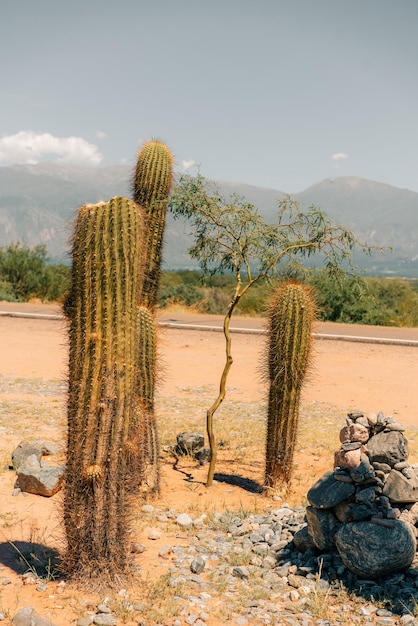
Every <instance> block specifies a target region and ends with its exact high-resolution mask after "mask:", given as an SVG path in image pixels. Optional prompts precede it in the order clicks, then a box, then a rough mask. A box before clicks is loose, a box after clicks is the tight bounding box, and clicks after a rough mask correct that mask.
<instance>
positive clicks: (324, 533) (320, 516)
mask: <svg viewBox="0 0 418 626" xmlns="http://www.w3.org/2000/svg"><path fill="white" fill-rule="evenodd" d="M306 519H307V522H308V529H309V534H310V536H311V537H312V541H313V543H314V545H315V547H316V548H318V550H325V551H328V550H333V549H334V547H335V546H334V535H335V533H336V532H337V530H338V529H339V527H340V522H339V521H338V520H337V518H336V517H335V515H334V513H333V512H332V511H330V510H329V509H325V510H324V509H322V510H321V509H316V508H315V507H312V506H308V507H307V508H306Z"/></svg>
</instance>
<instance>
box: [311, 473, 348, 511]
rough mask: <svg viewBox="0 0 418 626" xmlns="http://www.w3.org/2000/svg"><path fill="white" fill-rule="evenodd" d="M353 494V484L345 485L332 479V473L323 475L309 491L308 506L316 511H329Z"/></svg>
mask: <svg viewBox="0 0 418 626" xmlns="http://www.w3.org/2000/svg"><path fill="white" fill-rule="evenodd" d="M354 492H355V487H354V485H353V483H345V482H341V481H340V480H336V479H335V478H334V472H325V474H324V475H323V476H322V477H321V478H320V479H319V480H317V481H316V483H315V484H314V485H312V487H311V488H310V489H309V491H308V493H307V498H308V502H309V504H311V505H312V506H314V507H316V508H317V509H331V508H332V507H333V506H335V505H337V504H339V503H340V502H342V501H343V500H347V499H348V498H349V497H350V496H351V495H352V494H353V493H354Z"/></svg>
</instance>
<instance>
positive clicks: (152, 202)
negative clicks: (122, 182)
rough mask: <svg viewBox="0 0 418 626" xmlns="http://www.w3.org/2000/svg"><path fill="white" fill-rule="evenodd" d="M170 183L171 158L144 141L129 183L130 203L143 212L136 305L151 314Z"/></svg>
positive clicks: (164, 149) (159, 146) (157, 143)
mask: <svg viewBox="0 0 418 626" xmlns="http://www.w3.org/2000/svg"><path fill="white" fill-rule="evenodd" d="M172 182H173V155H172V154H171V152H170V150H169V149H168V148H167V146H166V145H165V144H164V143H162V142H161V141H148V142H146V143H145V144H144V145H143V146H142V148H141V149H140V151H139V153H138V157H137V163H136V169H135V174H134V178H133V183H132V190H133V199H134V201H135V202H136V203H137V204H138V205H139V206H140V207H143V209H144V211H145V220H146V241H145V254H144V257H143V263H144V267H145V275H144V280H143V284H142V286H141V292H140V296H139V298H140V303H141V304H143V305H144V306H147V307H148V308H150V309H151V310H153V309H154V308H155V306H156V304H157V299H158V289H159V285H160V273H161V269H160V268H161V260H162V248H163V238H164V229H165V220H166V214H167V203H168V196H169V193H170V189H171V186H172Z"/></svg>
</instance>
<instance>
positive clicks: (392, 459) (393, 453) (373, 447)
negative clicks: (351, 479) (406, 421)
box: [367, 430, 408, 467]
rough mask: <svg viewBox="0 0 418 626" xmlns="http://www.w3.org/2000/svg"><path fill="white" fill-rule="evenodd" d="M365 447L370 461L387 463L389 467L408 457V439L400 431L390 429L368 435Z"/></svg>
mask: <svg viewBox="0 0 418 626" xmlns="http://www.w3.org/2000/svg"><path fill="white" fill-rule="evenodd" d="M367 449H368V453H369V458H370V461H371V463H387V464H388V465H390V466H391V467H393V466H394V465H396V463H398V462H399V461H405V460H406V459H407V458H408V441H407V439H406V438H405V436H404V435H403V434H402V432H399V431H396V430H391V431H383V432H381V433H377V435H373V437H370V439H369V441H368V443H367Z"/></svg>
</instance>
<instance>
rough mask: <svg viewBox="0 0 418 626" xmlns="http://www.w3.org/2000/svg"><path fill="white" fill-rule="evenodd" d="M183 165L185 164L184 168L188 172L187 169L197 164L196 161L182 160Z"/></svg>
mask: <svg viewBox="0 0 418 626" xmlns="http://www.w3.org/2000/svg"><path fill="white" fill-rule="evenodd" d="M181 164H182V166H183V170H184V171H185V172H187V170H189V169H190V168H191V167H194V166H195V165H196V161H193V160H192V161H184V160H183V161H182V162H181Z"/></svg>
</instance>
